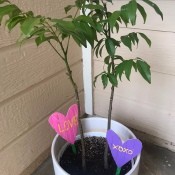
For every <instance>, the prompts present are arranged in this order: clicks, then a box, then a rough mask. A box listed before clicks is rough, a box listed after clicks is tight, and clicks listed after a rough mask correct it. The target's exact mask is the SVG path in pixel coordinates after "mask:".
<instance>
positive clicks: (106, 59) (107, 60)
mask: <svg viewBox="0 0 175 175" xmlns="http://www.w3.org/2000/svg"><path fill="white" fill-rule="evenodd" d="M110 58H111V57H110V56H109V55H108V56H106V57H105V59H104V62H105V64H109V60H110Z"/></svg>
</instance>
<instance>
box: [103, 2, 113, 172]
mask: <svg viewBox="0 0 175 175" xmlns="http://www.w3.org/2000/svg"><path fill="white" fill-rule="evenodd" d="M101 1H102V4H103V6H104V9H105V13H106V18H108V9H107V4H106V3H104V1H103V0H101ZM105 36H106V38H108V37H109V38H111V29H110V25H109V24H108V25H106V32H105ZM111 63H112V74H114V72H115V63H114V56H111ZM114 88H115V87H114V86H113V85H112V87H111V95H110V101H109V108H108V124H107V131H108V130H109V129H111V118H112V115H111V114H112V104H113V99H114ZM108 150H109V148H108V143H107V142H106V145H105V151H104V168H105V169H108Z"/></svg>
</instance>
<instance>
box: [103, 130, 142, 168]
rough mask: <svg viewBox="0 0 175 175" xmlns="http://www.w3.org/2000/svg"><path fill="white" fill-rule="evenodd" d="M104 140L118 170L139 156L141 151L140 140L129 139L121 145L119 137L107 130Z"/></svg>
mask: <svg viewBox="0 0 175 175" xmlns="http://www.w3.org/2000/svg"><path fill="white" fill-rule="evenodd" d="M106 138H107V142H108V145H109V148H110V150H111V153H112V156H113V158H114V161H115V163H116V164H117V166H118V167H119V168H121V167H122V166H123V165H125V164H126V163H127V162H129V161H130V160H132V159H133V158H134V157H136V156H137V155H139V154H140V152H141V150H142V142H141V141H140V140H138V139H129V140H127V141H126V142H124V143H122V141H121V139H120V137H119V136H118V135H117V134H116V133H115V132H114V131H112V130H108V132H107V137H106Z"/></svg>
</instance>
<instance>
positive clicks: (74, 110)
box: [49, 104, 78, 144]
mask: <svg viewBox="0 0 175 175" xmlns="http://www.w3.org/2000/svg"><path fill="white" fill-rule="evenodd" d="M49 123H50V125H51V126H52V128H53V129H54V130H55V131H56V132H57V133H58V134H59V135H60V136H61V137H62V138H63V139H65V140H66V141H67V142H69V143H71V144H74V143H75V138H76V135H77V130H78V106H77V104H74V105H72V106H71V107H70V108H69V110H68V112H67V115H66V116H65V115H63V114H62V113H59V112H55V113H53V114H52V115H51V116H50V117H49Z"/></svg>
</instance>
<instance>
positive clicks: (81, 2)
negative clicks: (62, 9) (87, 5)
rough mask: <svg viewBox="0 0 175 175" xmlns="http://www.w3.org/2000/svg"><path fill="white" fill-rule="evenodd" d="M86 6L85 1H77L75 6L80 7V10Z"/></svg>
mask: <svg viewBox="0 0 175 175" xmlns="http://www.w3.org/2000/svg"><path fill="white" fill-rule="evenodd" d="M83 4H84V1H83V0H76V1H75V5H76V6H77V7H78V8H81V6H82V5H83Z"/></svg>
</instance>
